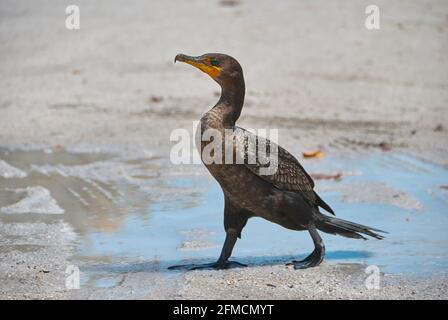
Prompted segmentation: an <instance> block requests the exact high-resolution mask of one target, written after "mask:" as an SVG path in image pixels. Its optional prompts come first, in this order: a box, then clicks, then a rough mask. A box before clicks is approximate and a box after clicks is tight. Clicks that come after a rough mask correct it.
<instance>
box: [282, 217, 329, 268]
mask: <svg viewBox="0 0 448 320" xmlns="http://www.w3.org/2000/svg"><path fill="white" fill-rule="evenodd" d="M308 232H309V233H310V235H311V238H312V239H313V242H314V250H313V252H312V253H311V254H310V255H309V256H308V257H306V258H305V259H303V260H300V261H297V260H294V261H292V262H290V263H287V265H294V269H306V268H311V267H316V266H318V265H320V263H321V262H322V260H323V259H324V255H325V246H324V243H323V241H322V238H321V237H320V235H319V233H318V232H317V230H316V227H315V226H314V225H311V226H310V228H309V229H308Z"/></svg>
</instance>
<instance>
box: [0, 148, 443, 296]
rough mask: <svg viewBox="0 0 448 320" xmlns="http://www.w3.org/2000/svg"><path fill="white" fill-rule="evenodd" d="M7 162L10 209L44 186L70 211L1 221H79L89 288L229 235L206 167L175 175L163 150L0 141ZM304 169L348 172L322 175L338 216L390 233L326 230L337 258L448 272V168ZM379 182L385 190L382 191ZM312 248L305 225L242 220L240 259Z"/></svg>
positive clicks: (360, 164)
mask: <svg viewBox="0 0 448 320" xmlns="http://www.w3.org/2000/svg"><path fill="white" fill-rule="evenodd" d="M0 159H2V160H3V161H5V162H6V163H8V164H9V165H10V166H12V167H15V168H17V169H18V170H21V171H23V172H24V173H26V176H23V175H20V176H17V177H10V178H5V177H0V206H1V207H5V206H10V205H13V204H15V203H17V202H19V201H20V200H21V196H20V195H19V194H17V193H16V192H14V190H16V189H21V188H27V187H30V186H40V187H43V188H45V189H47V190H49V191H50V193H51V196H52V197H53V198H54V199H55V201H57V203H58V204H59V206H61V207H62V208H63V209H64V210H65V213H64V214H62V215H59V216H58V217H54V216H50V215H45V214H36V213H32V212H31V213H29V214H21V215H13V214H8V215H6V214H1V213H0V219H1V221H6V222H8V221H17V222H22V221H34V220H36V219H37V220H41V221H44V222H48V223H51V222H53V221H55V219H61V218H63V219H65V220H67V221H68V222H70V223H71V224H72V225H73V227H74V228H75V230H76V232H77V233H78V234H79V235H80V238H79V241H78V252H77V254H76V256H75V258H76V259H78V260H81V261H83V262H84V263H85V264H86V265H85V267H84V269H85V270H86V274H87V275H88V277H87V278H85V279H84V282H85V283H86V284H88V285H91V286H96V287H112V286H115V285H117V284H119V282H120V281H121V280H120V279H121V278H119V277H118V278H117V276H112V277H110V275H109V274H110V273H111V272H113V273H114V272H115V273H119V274H121V273H126V272H129V271H127V270H131V269H133V268H137V269H139V268H149V269H151V270H153V269H157V270H164V268H165V267H166V266H167V265H170V264H179V263H184V262H185V261H192V262H193V261H196V262H197V261H202V262H203V261H210V260H214V259H215V258H216V257H217V256H218V255H219V251H220V248H221V244H222V241H223V240H224V231H223V226H222V222H223V217H222V210H223V197H222V193H221V190H220V188H219V186H218V185H217V184H216V183H215V182H214V181H212V180H211V179H210V178H209V177H208V176H206V177H204V176H203V175H191V174H182V173H179V174H177V175H173V173H172V171H173V168H172V167H170V165H169V164H167V163H166V162H164V161H163V160H162V159H130V160H129V159H126V160H121V159H119V158H114V157H112V156H111V155H100V154H71V153H68V152H65V151H63V150H58V151H53V152H52V153H46V152H41V151H7V150H2V149H0ZM304 166H305V167H306V168H307V169H308V171H309V172H342V173H343V177H342V180H340V181H333V180H325V181H317V182H316V184H317V188H318V190H319V192H320V194H322V196H323V197H324V198H325V200H326V201H327V202H329V203H331V205H332V207H333V208H334V209H335V211H336V214H337V216H338V217H340V218H343V219H348V220H352V221H355V222H359V223H362V224H366V225H370V226H373V227H377V228H379V229H383V230H386V231H389V233H390V234H389V235H387V238H386V239H385V240H383V241H376V240H369V241H359V240H351V239H345V238H341V237H335V236H330V235H325V234H324V235H323V237H324V241H325V243H326V246H327V251H328V252H327V256H326V259H327V260H328V261H329V262H332V261H336V262H347V261H350V262H360V263H368V264H377V265H379V266H381V268H382V271H385V272H406V273H412V274H417V275H418V274H428V273H434V272H443V271H445V270H446V269H447V267H448V250H447V249H446V248H447V245H448V234H447V232H446V228H447V227H448V216H447V215H446V209H447V199H448V192H447V191H446V190H443V189H440V188H439V186H440V185H442V184H446V181H448V172H447V170H446V169H444V168H441V167H438V166H434V165H431V164H427V163H424V162H421V161H418V160H415V159H412V158H409V157H406V156H403V155H399V154H389V155H387V154H380V153H378V154H373V155H371V154H369V155H359V154H357V155H356V156H353V155H340V156H338V157H333V158H327V159H324V160H319V161H306V162H305V163H304ZM381 184H385V185H387V188H378V185H381ZM353 186H355V187H353ZM378 189H382V190H378ZM347 190H350V192H347ZM381 192H383V193H381ZM273 240H274V241H273ZM2 250H10V248H2ZM311 250H312V243H311V240H310V239H309V236H308V234H307V233H306V232H293V231H289V230H286V229H283V228H281V227H280V226H277V225H274V224H272V223H269V222H267V221H264V220H261V219H257V218H254V219H251V220H250V221H249V223H248V225H247V227H246V228H245V229H244V232H243V238H242V240H240V241H238V243H237V246H236V248H235V251H234V257H235V259H238V261H241V262H243V263H249V264H257V265H262V264H277V263H284V262H286V261H288V260H290V259H292V258H301V257H304V256H306V255H307V254H308V253H309V252H310V251H311ZM123 263H124V264H126V265H125V266H123V265H122V264H123ZM95 265H97V267H94V266H95ZM89 270H90V271H89ZM111 270H115V271H111Z"/></svg>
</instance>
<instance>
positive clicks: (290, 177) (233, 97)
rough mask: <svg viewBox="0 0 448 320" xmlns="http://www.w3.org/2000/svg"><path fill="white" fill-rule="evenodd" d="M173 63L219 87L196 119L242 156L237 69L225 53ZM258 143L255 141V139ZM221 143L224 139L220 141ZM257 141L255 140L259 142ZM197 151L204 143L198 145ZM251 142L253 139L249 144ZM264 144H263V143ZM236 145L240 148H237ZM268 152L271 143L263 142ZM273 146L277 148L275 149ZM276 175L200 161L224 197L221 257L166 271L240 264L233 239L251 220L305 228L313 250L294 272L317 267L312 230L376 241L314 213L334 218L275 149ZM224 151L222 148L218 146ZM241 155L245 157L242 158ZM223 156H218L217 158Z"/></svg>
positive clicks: (318, 243) (292, 161) (296, 166)
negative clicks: (186, 66)
mask: <svg viewBox="0 0 448 320" xmlns="http://www.w3.org/2000/svg"><path fill="white" fill-rule="evenodd" d="M176 61H181V62H185V63H188V64H190V65H192V66H194V67H196V68H198V69H200V70H201V71H203V72H205V73H206V74H208V75H209V76H210V77H211V78H212V79H213V80H215V81H216V82H217V83H218V84H219V85H220V86H221V98H220V99H219V101H218V103H217V104H216V105H215V106H214V107H213V108H212V109H211V110H209V111H208V112H207V113H206V114H205V115H204V116H203V117H202V118H201V122H200V124H201V127H200V128H201V133H204V132H205V131H206V130H208V129H214V130H217V131H218V132H219V133H221V134H222V136H224V132H225V129H231V130H232V132H233V134H234V135H235V137H234V138H233V139H234V144H235V145H236V147H235V148H233V152H234V153H236V152H240V151H236V150H243V152H245V153H247V152H248V149H250V148H248V147H247V141H248V140H247V138H245V137H247V136H249V137H251V135H252V138H253V137H256V136H254V135H253V134H252V133H250V132H248V131H246V130H244V129H242V128H239V127H237V126H235V122H236V121H237V119H238V118H239V116H240V113H241V109H242V107H243V103H244V93H245V85H244V78H243V70H242V68H241V66H240V64H239V63H238V61H237V60H236V59H234V58H232V57H230V56H228V55H225V54H219V53H208V54H204V55H202V56H198V57H191V56H187V55H184V54H178V55H177V56H176V58H175V62H176ZM256 138H257V139H258V137H256ZM224 139H225V138H224ZM260 139H261V138H260ZM202 140H205V139H201V143H200V144H199V148H200V149H199V151H200V154H201V158H202V159H203V155H202V152H201V150H203V148H204V147H206V146H207V144H208V143H210V141H202ZM252 141H253V140H252ZM267 141H268V140H267ZM238 144H240V147H241V148H238ZM268 146H270V149H273V146H274V144H273V142H270V141H268ZM275 146H277V145H275ZM277 148H278V149H277V150H278V151H277V152H278V160H277V162H278V163H277V171H276V172H275V173H273V174H270V175H266V174H260V169H261V167H262V166H263V165H262V164H260V163H259V162H256V163H255V164H249V163H243V164H241V163H240V164H236V163H235V164H224V162H222V164H219V163H206V162H205V161H204V159H203V162H204V164H205V165H206V167H207V169H208V170H209V171H210V173H211V174H212V175H213V177H214V178H215V179H216V180H217V181H218V183H219V184H220V186H221V188H222V190H223V193H224V202H225V205H224V229H225V232H226V239H225V242H224V245H223V248H222V252H221V255H220V257H219V259H218V260H217V261H216V262H213V263H208V264H189V265H180V266H172V267H170V269H187V270H194V269H205V268H215V269H225V268H230V267H238V266H245V265H243V264H241V263H238V262H235V261H229V260H228V259H229V257H230V256H231V254H232V250H233V247H234V245H235V243H236V241H237V238H241V231H242V229H243V228H244V226H245V225H246V223H247V220H248V219H249V218H251V217H254V216H257V217H261V218H264V219H266V220H268V221H271V222H274V223H277V224H279V225H281V226H283V227H285V228H288V229H292V230H308V232H309V233H310V235H311V238H312V240H313V242H314V247H315V248H314V251H313V252H312V253H311V254H310V255H309V256H308V257H306V258H305V259H304V260H301V261H292V262H291V264H293V265H294V268H295V269H304V268H308V267H315V266H317V265H319V264H320V263H321V262H322V260H323V257H324V254H325V247H324V244H323V242H322V239H321V237H320V236H319V233H318V232H317V230H321V231H323V232H326V233H330V234H337V235H341V236H344V237H348V238H358V239H366V238H365V237H364V236H363V235H368V236H371V237H373V238H376V239H382V238H383V237H382V236H381V235H379V234H377V233H375V232H374V231H376V232H383V231H381V230H378V229H374V228H371V227H367V226H363V225H360V224H357V223H353V222H349V221H345V220H342V219H337V218H334V217H330V216H327V215H324V214H322V213H321V212H319V207H320V208H323V209H324V210H326V211H328V212H330V213H331V214H333V215H334V213H333V210H332V209H331V208H330V206H329V205H328V204H326V203H325V202H324V201H323V200H322V199H321V198H320V197H319V196H318V195H317V193H316V192H315V191H314V190H313V188H314V182H313V179H312V178H311V177H310V176H309V174H308V173H307V172H306V171H305V170H304V168H303V167H302V166H301V165H300V163H299V161H298V160H297V159H296V158H294V156H292V155H291V154H290V153H289V152H288V151H286V150H285V149H283V148H282V147H280V146H277ZM223 150H224V148H223ZM243 156H247V154H245V155H243ZM223 157H224V155H223Z"/></svg>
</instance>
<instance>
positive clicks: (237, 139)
mask: <svg viewBox="0 0 448 320" xmlns="http://www.w3.org/2000/svg"><path fill="white" fill-rule="evenodd" d="M234 145H235V153H236V156H237V157H240V158H242V157H243V158H244V165H245V166H246V167H247V168H248V169H249V170H251V171H252V172H253V173H255V174H256V175H257V176H259V177H260V178H262V179H264V180H265V181H267V182H269V183H271V184H273V185H274V186H275V187H276V188H278V189H281V190H285V191H292V192H296V193H300V194H301V195H302V196H303V197H304V199H305V200H307V201H308V202H309V203H310V205H313V206H320V207H322V208H324V209H325V210H327V211H328V212H330V213H333V210H332V209H331V208H330V207H329V206H328V205H327V204H326V203H325V202H324V201H323V200H322V199H321V198H320V197H319V196H318V195H317V194H316V193H315V192H314V190H313V188H314V181H313V179H312V178H311V177H310V175H309V174H308V173H307V172H306V171H305V169H304V168H303V167H302V165H301V164H300V163H299V161H298V160H297V159H296V158H295V157H294V156H293V155H292V154H290V153H289V152H288V151H286V150H285V149H283V148H282V147H280V146H279V145H277V144H275V143H273V142H272V141H270V140H269V139H266V138H263V137H260V136H257V135H255V134H253V133H251V132H250V131H248V130H245V129H242V128H239V127H235V128H234ZM264 150H266V156H264V157H263V156H262V155H263V154H264ZM257 151H258V152H257ZM275 169H276V170H275ZM333 214H334V213H333Z"/></svg>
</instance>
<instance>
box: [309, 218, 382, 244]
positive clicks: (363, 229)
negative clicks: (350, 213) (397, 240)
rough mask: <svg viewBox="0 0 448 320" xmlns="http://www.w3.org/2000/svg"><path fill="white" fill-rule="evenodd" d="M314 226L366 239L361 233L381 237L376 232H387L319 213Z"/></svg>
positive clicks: (342, 234) (345, 235) (325, 230)
mask: <svg viewBox="0 0 448 320" xmlns="http://www.w3.org/2000/svg"><path fill="white" fill-rule="evenodd" d="M315 224H316V227H317V228H318V229H319V230H321V231H323V232H326V233H330V234H338V235H341V236H344V237H347V238H356V239H364V240H367V239H366V238H365V237H364V236H363V235H367V236H370V237H372V238H375V239H379V240H381V239H383V238H384V237H383V236H382V235H379V234H378V233H375V232H374V231H376V232H381V233H387V232H385V231H382V230H379V229H375V228H371V227H367V226H363V225H361V224H357V223H354V222H350V221H346V220H342V219H338V218H333V217H329V216H325V215H321V216H320V218H319V219H318V220H317V221H316V222H315Z"/></svg>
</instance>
